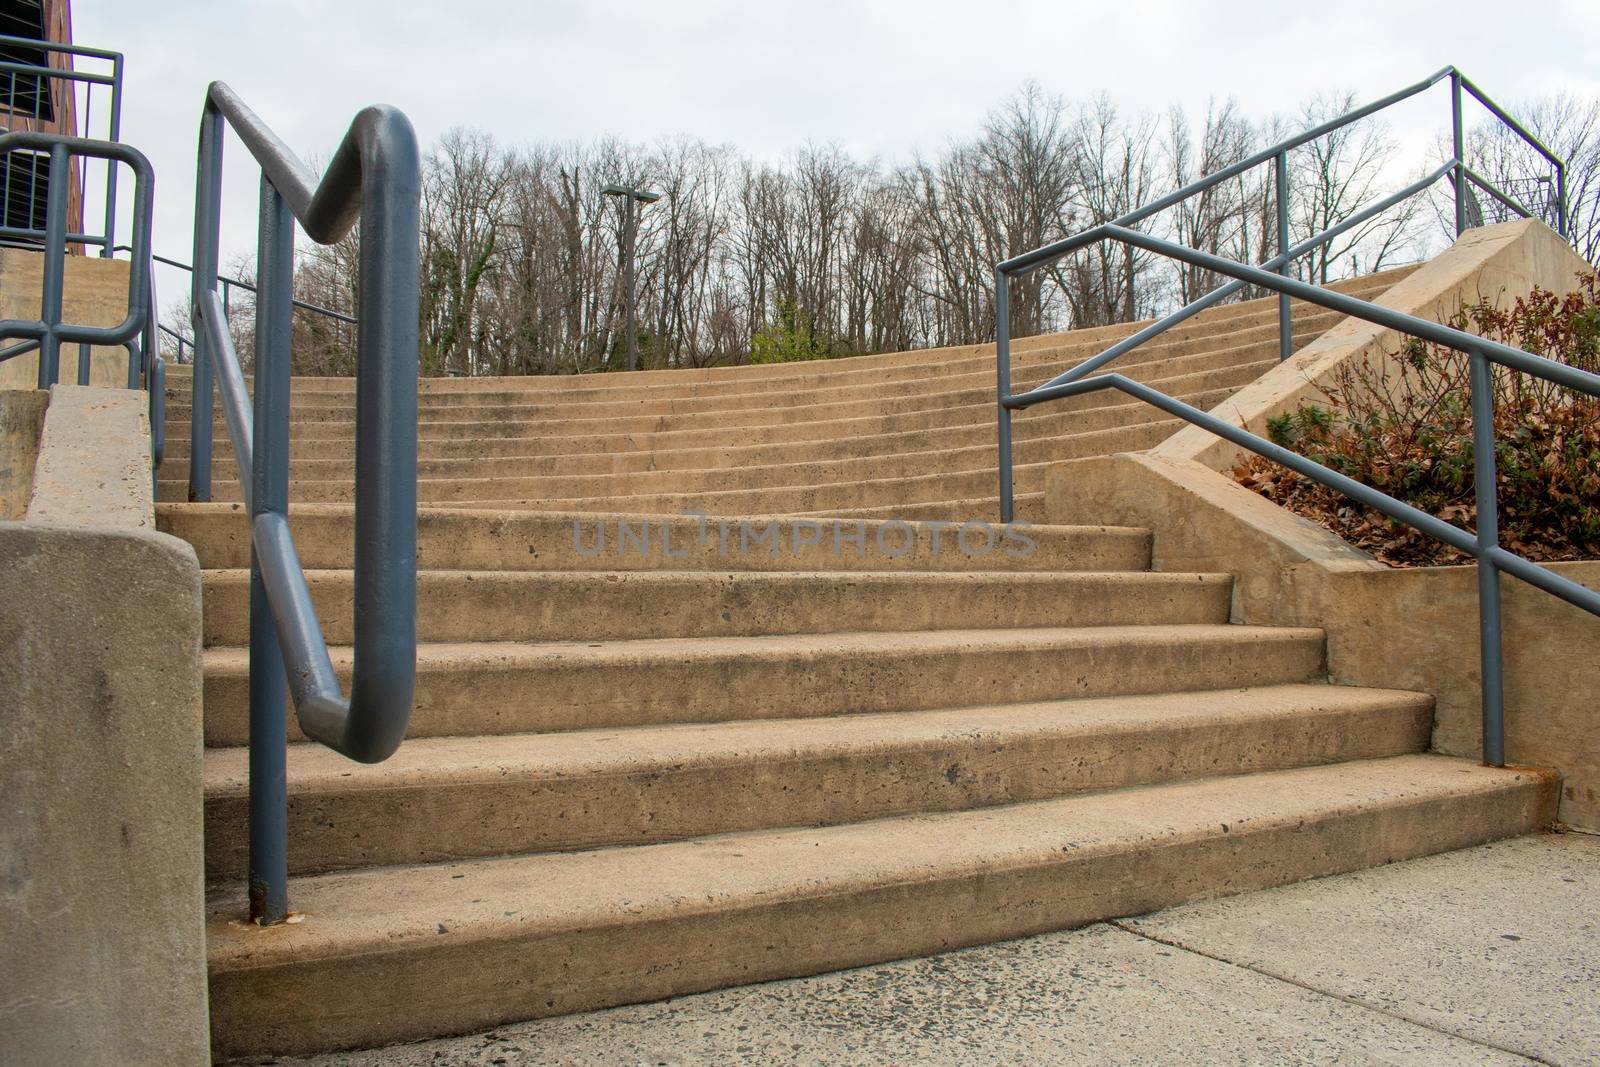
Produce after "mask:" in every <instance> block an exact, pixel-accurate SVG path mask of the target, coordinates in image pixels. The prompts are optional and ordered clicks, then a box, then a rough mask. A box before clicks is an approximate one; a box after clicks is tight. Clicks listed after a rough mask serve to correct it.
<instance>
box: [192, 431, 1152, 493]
mask: <svg viewBox="0 0 1600 1067" xmlns="http://www.w3.org/2000/svg"><path fill="white" fill-rule="evenodd" d="M1113 410H1127V409H1113ZM1182 427H1183V422H1182V421H1181V420H1178V419H1163V420H1161V421H1148V422H1140V423H1136V424H1134V425H1129V426H1119V427H1115V428H1113V429H1109V430H1094V431H1087V432H1083V433H1074V434H1068V435H1063V436H1061V437H1046V438H1033V439H1030V440H1027V441H1023V442H1019V443H1018V444H1017V445H1016V447H1015V452H1014V456H1015V461H1016V462H1017V463H1024V464H1031V463H1050V462H1060V461H1062V460H1070V459H1082V458H1086V457H1089V456H1104V455H1110V454H1112V453H1115V452H1132V451H1140V450H1143V449H1147V448H1153V447H1155V446H1156V445H1157V444H1159V443H1160V442H1162V441H1164V440H1166V439H1167V438H1168V437H1170V436H1171V435H1172V434H1174V433H1176V432H1177V431H1178V430H1179V429H1181V428H1182ZM988 436H989V437H990V438H991V440H989V441H986V442H984V443H982V444H974V445H968V446H966V447H963V448H942V449H938V450H936V451H922V452H913V451H901V452H898V453H894V454H890V455H875V456H863V457H860V458H855V459H838V460H823V461H811V462H781V463H772V464H766V465H762V466H751V467H710V468H705V469H701V470H695V469H688V470H682V469H667V470H641V471H628V472H621V473H615V474H587V473H565V472H563V473H559V474H541V475H525V474H506V475H494V476H488V475H487V472H484V471H475V472H472V473H470V474H456V475H444V476H433V477H428V476H422V475H420V474H419V477H418V481H417V496H418V499H419V500H420V501H421V502H423V503H431V504H449V503H452V502H461V501H474V500H529V499H544V500H560V499H570V498H573V497H583V498H594V497H601V496H604V497H615V498H621V497H626V496H633V495H641V496H644V495H651V494H667V493H695V492H713V491H727V490H740V489H745V490H748V489H767V488H773V487H786V486H821V485H838V484H846V483H851V482H859V481H867V480H882V479H887V478H908V477H919V476H923V475H927V474H932V473H938V472H951V471H963V470H973V469H977V470H985V469H986V470H994V469H995V465H996V460H995V444H994V441H993V440H992V438H993V437H994V431H993V430H992V429H991V430H990V432H989V434H988ZM917 443H918V444H925V442H920V441H919V442H917ZM464 465H466V466H470V465H471V464H470V461H468V462H467V463H466V464H464ZM164 473H165V472H164ZM187 491H188V483H187V480H186V476H185V477H182V478H179V477H174V478H173V479H172V480H166V479H163V480H162V482H161V483H160V495H161V498H162V499H163V500H166V501H181V500H183V499H184V498H185V496H186V495H187ZM289 494H290V498H291V499H294V500H304V501H306V502H308V503H339V502H344V501H353V500H354V499H355V484H354V478H353V476H352V475H344V476H341V477H337V478H333V479H328V480H314V479H307V478H304V477H294V476H291V479H290V483H289ZM212 499H213V500H238V499H241V492H240V488H239V483H238V481H237V480H236V472H229V474H228V476H227V477H225V478H217V477H214V478H213V481H212Z"/></svg>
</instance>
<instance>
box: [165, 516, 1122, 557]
mask: <svg viewBox="0 0 1600 1067" xmlns="http://www.w3.org/2000/svg"><path fill="white" fill-rule="evenodd" d="M289 516H290V523H289V524H290V527H291V529H292V530H293V533H294V541H295V549H296V551H297V552H298V553H299V555H300V563H301V566H303V567H305V568H307V569H312V570H343V569H346V568H348V567H350V565H351V559H352V544H353V536H354V535H353V533H352V520H351V514H350V509H349V508H348V507H340V506H330V507H328V508H326V509H313V508H305V509H299V508H294V509H291V510H290V513H289ZM863 521H864V520H841V521H840V522H838V523H837V524H835V523H834V522H833V521H831V520H824V519H819V520H805V519H781V520H767V519H761V518H754V519H750V520H737V519H730V520H728V523H727V525H726V527H724V526H723V525H722V523H720V522H719V521H717V520H714V519H710V520H707V521H706V523H705V526H704V528H703V530H704V532H703V535H702V527H701V525H700V523H699V522H698V521H696V520H695V519H692V518H683V517H679V516H675V515H663V516H655V517H644V516H639V515H621V516H618V515H611V516H596V515H581V516H573V515H544V514H537V513H529V512H492V511H436V510H432V509H425V510H423V511H422V512H420V513H419V514H418V517H417V566H418V568H419V569H421V570H475V571H496V570H509V571H619V570H620V571H649V570H674V571H764V572H770V571H828V572H851V571H897V572H899V571H928V570H931V571H940V572H947V571H974V570H984V571H988V570H1019V571H1129V570H1144V569H1146V568H1147V567H1149V565H1150V535H1149V533H1148V532H1145V531H1142V530H1130V529H1118V528H1112V529H1107V530H1099V529H1094V528H1062V527H1033V528H1031V529H1028V530H1022V529H1016V530H1013V531H1012V533H1011V534H1010V536H1009V537H1008V536H1007V535H1006V533H1005V531H1004V530H1003V529H1001V528H1000V527H998V526H996V527H994V528H993V529H994V531H995V543H994V548H993V549H992V550H991V551H990V552H988V553H979V551H978V549H979V548H981V546H982V545H983V544H985V543H986V542H985V541H983V540H981V539H980V534H979V533H978V532H974V533H973V534H972V536H971V537H970V538H969V540H968V544H967V547H968V548H970V549H972V552H970V553H969V552H968V551H965V550H964V549H963V546H962V543H961V539H960V532H959V530H945V531H943V532H942V533H941V536H940V538H939V540H938V543H937V545H935V542H934V536H933V534H934V528H933V527H932V526H931V525H929V524H922V525H918V526H915V527H914V528H913V529H912V530H910V531H907V530H906V529H905V527H904V526H900V525H895V524H893V523H886V522H883V521H881V520H871V521H865V525H864V526H863V525H861V523H862V522H863ZM623 523H626V524H627V527H628V536H624V535H623V532H622V531H621V529H620V524H623ZM646 523H648V526H649V533H648V535H647V540H646V541H645V542H644V544H643V546H642V547H641V545H640V538H641V537H642V536H645V535H643V534H642V531H643V530H644V528H645V526H646ZM774 523H775V524H776V526H777V529H776V533H775V536H774V537H772V538H767V537H766V534H767V531H768V530H769V529H770V528H771V526H772V525H773V524H774ZM156 524H157V527H158V528H159V529H160V530H161V531H162V532H164V533H170V534H172V535H173V536H175V537H181V538H182V539H183V540H185V541H188V542H189V543H190V544H191V545H193V546H194V549H195V552H196V554H197V555H198V556H199V558H200V565H201V566H202V567H204V568H207V569H215V568H233V569H237V568H242V567H248V566H249V565H250V528H249V522H248V520H247V518H246V516H245V514H244V512H243V509H242V508H241V507H240V506H239V505H226V504H222V505H208V506H205V507H194V506H187V505H161V506H159V507H158V508H157V512H156ZM812 524H820V525H812ZM668 529H670V537H668V536H664V534H663V531H664V530H668ZM724 529H725V530H726V535H724ZM974 529H976V528H974ZM600 530H603V531H604V537H605V541H604V544H603V546H598V545H597V531H600ZM747 531H748V535H747ZM858 532H859V533H860V538H859V547H858V541H857V538H856V534H857V533H858ZM813 536H815V537H816V543H815V544H813V543H812V537H813ZM1022 538H1026V539H1027V542H1028V543H1031V546H1032V548H1031V551H1030V550H1028V548H1027V545H1026V544H1025V543H1024V542H1023V540H1022ZM597 547H598V550H597ZM669 553H670V554H669Z"/></svg>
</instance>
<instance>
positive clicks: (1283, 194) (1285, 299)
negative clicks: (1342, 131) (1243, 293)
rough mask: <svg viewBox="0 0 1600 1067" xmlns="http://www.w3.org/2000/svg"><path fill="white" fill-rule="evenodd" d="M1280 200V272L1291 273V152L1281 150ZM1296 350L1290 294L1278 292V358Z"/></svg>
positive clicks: (1277, 168)
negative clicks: (1281, 258)
mask: <svg viewBox="0 0 1600 1067" xmlns="http://www.w3.org/2000/svg"><path fill="white" fill-rule="evenodd" d="M1273 170H1274V171H1275V175H1274V178H1275V181H1276V184H1277V201H1278V255H1280V256H1282V257H1283V263H1282V264H1281V265H1280V266H1279V267H1278V273H1279V274H1282V275H1283V276H1284V277H1288V275H1289V153H1288V152H1279V153H1278V158H1277V159H1276V160H1275V161H1274V165H1273ZM1293 350H1294V321H1293V316H1292V313H1291V312H1290V310H1289V294H1287V293H1279V294H1278V359H1279V360H1280V361H1282V360H1285V359H1288V358H1289V356H1290V355H1291V354H1292V353H1293Z"/></svg>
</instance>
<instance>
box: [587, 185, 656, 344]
mask: <svg viewBox="0 0 1600 1067" xmlns="http://www.w3.org/2000/svg"><path fill="white" fill-rule="evenodd" d="M600 191H601V192H602V193H604V194H605V195H606V196H620V197H623V198H624V199H623V204H624V208H623V211H624V216H623V218H624V221H623V226H622V233H623V237H622V243H623V244H624V245H626V246H627V248H626V251H625V252H624V253H623V257H622V271H623V282H622V284H623V288H624V290H625V292H624V302H625V304H626V306H627V309H628V316H627V318H628V369H629V370H638V369H639V351H638V344H639V331H638V330H637V329H635V328H634V324H633V299H634V297H633V251H634V249H633V245H634V212H635V210H636V209H635V208H634V205H635V204H653V203H655V202H656V201H657V200H660V199H661V194H660V193H653V192H651V191H649V190H648V189H635V188H633V187H632V186H629V185H608V186H606V187H605V188H604V189H601V190H600Z"/></svg>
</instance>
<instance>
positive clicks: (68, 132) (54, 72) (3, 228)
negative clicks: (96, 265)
mask: <svg viewBox="0 0 1600 1067" xmlns="http://www.w3.org/2000/svg"><path fill="white" fill-rule="evenodd" d="M0 50H4V51H9V52H11V53H12V54H16V53H19V52H20V53H23V54H28V53H36V54H38V55H41V56H43V57H44V58H45V62H44V63H26V62H16V61H11V60H5V61H0V85H4V86H5V87H6V90H7V96H6V97H5V104H3V105H0V125H6V126H8V127H11V128H13V129H15V126H16V124H17V122H18V121H19V120H20V121H22V122H25V123H28V124H29V125H30V126H31V127H32V128H31V129H29V130H17V131H15V132H30V133H51V134H55V135H58V136H81V137H84V138H86V139H89V138H91V136H92V134H93V133H94V132H95V131H94V128H95V118H94V100H95V93H96V91H97V90H104V91H105V92H106V93H107V94H108V95H109V96H110V100H109V101H108V102H107V105H106V118H105V131H104V137H103V138H100V137H93V138H92V139H96V140H101V139H103V140H105V141H110V142H117V141H120V140H121V139H122V64H123V57H122V53H121V52H110V51H106V50H105V49H102V48H89V47H87V46H85V45H79V44H62V43H60V42H57V41H41V40H36V39H33V38H28V37H8V36H0ZM52 56H65V57H68V58H67V60H66V62H68V63H71V62H73V61H74V60H84V59H87V60H91V61H92V62H93V64H94V65H98V66H100V67H101V69H100V70H76V69H74V68H73V67H72V66H63V67H57V66H51V65H50V63H49V59H50V57H52ZM107 68H109V69H107ZM58 86H60V87H62V91H60V92H58V91H57V87H58ZM79 87H82V89H83V102H82V107H81V110H80V107H79V103H78V94H77V89H78V88H79ZM63 112H64V113H66V116H67V118H64V117H63V115H62V113H63ZM69 120H70V121H69ZM52 127H53V128H52ZM90 158H93V157H81V166H80V167H79V168H77V169H76V170H75V171H74V172H73V173H72V174H71V175H70V177H69V180H70V181H75V182H76V183H77V186H78V192H79V194H80V196H82V195H83V193H84V192H85V191H86V189H85V187H86V186H87V184H88V178H89V169H88V168H89V159H90ZM116 163H117V161H116V160H113V159H107V160H106V170H105V217H104V224H103V227H102V228H101V232H99V233H83V232H74V233H71V234H70V235H69V237H68V243H70V244H76V245H95V246H98V247H99V248H100V249H101V255H102V256H105V257H108V258H109V257H110V255H111V253H110V251H109V249H111V248H112V247H113V246H114V245H115V244H116V233H117V166H116ZM12 181H13V176H12V168H11V167H9V166H7V168H6V170H5V174H4V176H3V177H0V185H3V189H0V196H3V201H0V202H3V203H5V204H7V205H9V204H11V202H12ZM28 181H29V184H30V189H29V191H28V194H27V195H28V199H29V201H34V200H37V197H38V188H37V187H38V182H37V169H36V168H34V169H33V170H32V171H31V172H30V174H29V177H28ZM48 192H49V191H48V188H47V190H46V195H47V196H48ZM80 214H81V213H80ZM77 222H78V224H79V229H80V230H81V229H83V228H84V227H83V220H82V218H81V217H80V218H79V219H78V220H77ZM37 230H38V227H36V226H33V225H31V220H30V225H27V226H14V225H12V224H11V220H10V219H6V218H0V241H9V242H32V241H34V240H35V239H36V238H37V233H36V232H35V231H37Z"/></svg>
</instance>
